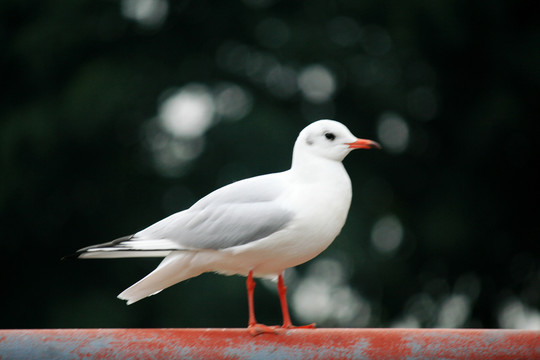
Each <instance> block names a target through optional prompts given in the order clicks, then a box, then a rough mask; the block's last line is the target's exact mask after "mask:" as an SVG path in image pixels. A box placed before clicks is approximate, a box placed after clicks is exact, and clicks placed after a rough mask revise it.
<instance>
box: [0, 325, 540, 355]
mask: <svg viewBox="0 0 540 360" xmlns="http://www.w3.org/2000/svg"><path fill="white" fill-rule="evenodd" d="M128 358H129V359H172V358H175V359H411V360H414V359H447V360H449V359H471V360H476V359H478V360H485V359H493V360H495V359H501V360H506V359H508V360H509V359H512V360H515V359H540V332H539V331H525V330H475V329H463V330H453V329H315V330H310V329H295V330H279V331H278V333H277V334H262V335H258V336H256V337H253V336H251V335H250V334H249V333H248V331H247V330H246V329H44V330H0V359H2V360H4V359H6V360H7V359H26V360H32V359H128Z"/></svg>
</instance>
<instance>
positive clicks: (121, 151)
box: [0, 0, 540, 328]
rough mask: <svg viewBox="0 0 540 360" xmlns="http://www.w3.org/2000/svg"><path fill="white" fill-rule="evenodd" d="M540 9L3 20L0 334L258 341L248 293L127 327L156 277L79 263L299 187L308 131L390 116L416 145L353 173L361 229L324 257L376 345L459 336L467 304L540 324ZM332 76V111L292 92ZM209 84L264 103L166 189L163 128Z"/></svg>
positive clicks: (369, 156)
mask: <svg viewBox="0 0 540 360" xmlns="http://www.w3.org/2000/svg"><path fill="white" fill-rule="evenodd" d="M145 4H146V5H145ZM145 6H146V8H145ZM145 9H146V10H145ZM538 10H539V8H538V4H537V3H534V2H512V1H502V0H496V1H490V2H485V1H450V0H447V1H437V2H433V1H414V2H403V1H382V2H381V1H373V0H365V1H336V2H326V1H318V0H317V1H311V0H310V1H274V0H245V1H225V2H224V1H210V0H207V1H186V0H184V1H169V2H167V1H166V0H161V1H158V0H147V1H143V0H140V1H137V0H124V1H121V2H118V1H95V0H93V1H72V0H70V1H66V0H55V1H52V0H51V1H42V2H37V1H25V0H24V1H20V0H17V1H15V0H5V1H3V2H2V4H1V5H0V16H1V21H0V41H1V43H2V52H1V55H0V62H1V66H0V71H1V72H2V79H3V81H2V83H3V84H4V86H3V88H4V92H3V94H4V95H3V96H2V97H1V98H0V104H1V106H0V119H1V120H0V161H1V168H2V176H1V177H0V228H1V229H2V236H1V239H2V240H1V241H0V256H1V257H0V260H1V264H2V265H1V268H0V269H1V271H0V281H1V283H2V287H3V291H2V300H1V301H2V303H3V306H2V309H3V310H4V311H3V314H2V316H0V327H2V328H34V327H37V328H42V327H242V326H245V325H246V322H247V301H246V294H245V289H244V280H243V279H242V278H239V277H223V276H218V275H213V274H205V275H202V276H200V277H198V278H195V279H191V280H189V281H186V282H184V283H182V284H180V285H176V286H174V287H173V288H171V289H169V290H166V291H164V292H163V293H161V294H160V295H159V296H155V297H151V298H149V299H146V300H143V301H141V302H140V303H137V304H135V305H132V306H129V307H126V306H125V304H124V302H122V301H119V300H117V299H116V298H115V296H116V294H118V293H119V292H120V291H121V290H123V289H124V288H126V287H127V286H129V285H130V284H132V283H134V282H135V281H137V280H138V279H139V278H141V277H142V276H144V275H145V274H146V273H147V272H149V271H150V270H151V269H153V267H154V266H156V265H157V263H158V261H159V260H157V259H120V260H96V261H86V260H85V261H70V262H67V261H66V262H61V261H60V258H61V257H62V256H63V255H66V254H69V253H71V252H73V251H74V250H76V249H78V248H81V247H84V246H87V245H90V244H95V243H100V242H105V241H109V240H112V239H114V238H116V237H119V236H123V235H126V234H129V233H133V232H135V231H137V230H140V229H142V228H144V227H146V226H147V225H149V224H151V223H153V222H154V221H157V220H159V219H161V218H163V217H165V216H167V215H169V214H170V213H172V212H175V211H179V210H181V209H184V208H186V207H188V206H190V205H191V204H192V203H193V202H194V201H195V200H197V199H198V198H199V197H201V196H203V195H205V194H207V193H208V192H210V191H212V190H214V189H215V188H217V187H219V186H223V185H225V184H226V183H228V182H231V181H233V180H237V179H239V178H243V177H249V176H254V175H258V174H262V173H268V172H274V171H281V170H285V169H286V168H287V167H288V166H289V164H290V156H291V150H292V145H293V142H294V139H295V138H296V135H297V133H298V132H299V131H300V130H301V129H302V128H303V127H304V126H305V125H306V124H308V123H309V122H311V121H315V120H317V119H319V118H333V119H335V120H338V121H341V122H343V123H345V124H346V125H347V126H348V127H349V128H350V129H351V131H352V132H353V133H354V134H356V135H357V136H359V137H365V138H373V139H375V140H379V141H380V140H381V139H380V137H381V136H384V131H383V130H384V129H382V128H381V127H382V126H383V125H382V124H383V123H384V118H385V116H390V117H392V116H394V117H396V116H397V119H398V120H396V121H397V122H396V121H395V122H390V123H387V124H390V125H392V124H394V125H396V124H397V125H396V126H406V128H405V129H406V134H407V137H406V139H405V140H406V141H407V143H406V146H404V147H401V148H400V147H399V146H397V147H395V148H394V150H395V151H391V150H392V146H390V147H389V148H388V147H387V150H386V151H381V152H355V153H353V154H351V155H350V156H349V157H348V158H347V159H346V161H345V165H346V167H347V169H348V171H349V174H350V176H351V179H352V182H353V189H354V198H353V204H352V207H351V212H350V215H349V220H348V222H347V224H346V226H345V228H344V230H343V232H342V234H341V235H340V236H339V237H338V239H337V240H336V241H335V242H334V244H333V245H332V246H331V247H330V249H328V250H327V252H325V253H324V254H322V255H321V257H325V258H327V257H329V258H335V259H342V260H343V261H344V263H347V264H348V266H347V268H346V270H347V284H348V286H350V287H351V288H352V289H354V291H355V292H356V293H358V294H361V296H362V298H363V299H365V301H367V302H368V303H369V304H370V306H369V313H370V316H369V320H368V321H366V322H363V323H362V324H361V325H363V326H391V325H395V324H396V323H399V322H400V321H405V322H404V324H406V325H415V323H414V322H413V323H410V322H409V323H407V322H406V320H407V319H409V320H410V319H411V318H414V319H416V325H419V326H437V325H441V324H445V323H444V322H442V323H441V322H440V321H438V320H437V319H438V318H439V319H440V317H441V316H442V315H441V314H442V313H443V308H444V306H443V305H444V304H445V303H446V304H448V303H451V302H448V301H446V300H448V299H451V298H452V295H456V294H457V295H463V296H465V298H461V299H466V301H465V304H466V306H465V307H462V308H460V309H462V311H461V313H460V314H461V315H463V317H464V319H463V321H461V323H457V325H459V326H476V327H498V326H502V325H505V324H508V323H507V322H506V323H505V322H504V321H502V322H501V314H502V313H503V310H504V308H505V304H508V303H509V302H512V301H513V304H516V303H519V304H522V306H523V307H522V308H523V309H528V310H527V311H529V314H532V315H531V316H532V317H534V316H536V317H538V316H540V315H538V309H539V307H540V267H539V261H538V256H539V246H538V236H539V233H540V228H539V227H540V226H539V224H540V222H539V221H538V211H537V208H538V200H539V197H538V190H537V186H538V184H539V180H540V179H539V177H538V175H537V172H536V171H535V168H537V167H538V160H537V156H536V154H537V152H536V148H537V134H538V132H537V129H538V127H537V126H535V125H537V123H538V120H539V115H540V111H539V102H538V100H539V95H540V91H539V90H540V86H539V85H540V46H539V43H540V29H539V23H538V19H537V14H538ZM313 65H317V66H322V68H323V69H325V71H326V73H325V74H330V76H331V78H330V79H331V80H332V81H333V84H334V87H335V88H334V89H330V90H329V92H330V93H329V94H327V96H326V97H324V96H323V97H324V98H323V99H322V100H316V99H315V100H314V99H313V98H311V99H310V97H309V91H310V87H309V86H308V85H309V83H308V85H305V86H304V87H302V86H301V85H298V84H297V82H296V80H295V79H296V77H297V76H298V77H299V76H300V75H301V74H306V73H305V72H304V70H306V69H308V68H309V67H310V66H313ZM312 69H313V68H312ZM271 70H275V71H277V72H275V73H272V74H273V75H272V74H271ZM287 71H288V72H287ZM276 74H277V75H276ZM291 74H292V76H293V77H292V79H293V80H294V81H293V82H292V83H290V79H291ZM286 75H287V76H288V77H287V76H286ZM319 75H320V73H319ZM306 76H307V75H306ZM308 80H309V78H308ZM312 80H313V79H312ZM315 80H317V78H315ZM319 80H320V79H319ZM323 80H324V79H323ZM288 82H289V83H288ZM193 83H195V84H202V85H203V86H206V87H207V89H210V90H209V92H210V93H215V91H217V90H215V89H217V88H219V86H222V85H223V84H234V85H236V86H239V87H240V88H241V89H243V91H244V94H248V95H249V99H250V101H251V102H250V105H249V107H246V108H245V109H244V110H246V114H244V115H242V116H241V119H240V120H238V121H227V119H226V118H225V117H223V116H222V117H219V116H215V117H214V118H213V126H211V127H209V128H208V129H207V131H206V132H205V133H204V135H203V137H202V138H201V139H199V143H200V144H203V145H202V146H203V148H202V151H201V152H200V154H198V156H197V157H195V158H194V159H192V160H190V161H186V162H185V163H183V164H181V165H182V166H180V167H176V168H175V169H173V170H175V171H172V172H167V171H163V166H162V167H160V166H158V165H159V163H157V162H156V158H155V153H154V152H155V151H156V148H155V146H154V147H153V145H152V138H151V136H150V135H148V134H151V133H152V132H151V131H150V130H148V129H149V128H150V129H151V128H152V126H156V117H157V116H158V114H159V106H160V103H162V101H163V100H164V98H166V96H167V94H168V91H170V90H171V89H179V88H182V87H184V86H186V85H187V84H193ZM315 85H317V84H315ZM315 87H316V86H315ZM323 90H324V89H323ZM327 90H328V89H327ZM323 95H324V94H323ZM229 105H230V103H229ZM385 114H386V115H385ZM388 114H390V115H388ZM392 114H394V115H392ZM396 114H397V115H396ZM392 129H393V130H392ZM395 130H396V129H395V127H394V128H390V130H389V131H390V133H392V131H395ZM398 140H399V139H398ZM179 141H180V142H181V141H182V140H181V139H180V140H179ZM388 141H390V145H391V141H392V137H390V140H388ZM383 145H384V142H383ZM388 214H391V215H392V216H394V217H393V218H390V219H399V224H400V226H401V231H402V236H401V238H400V244H399V247H398V248H397V249H396V250H394V251H391V252H389V253H384V252H381V251H378V250H377V248H376V247H374V244H373V241H372V238H373V232H374V230H373V229H374V226H375V224H377V223H378V220H379V219H381V218H384V217H385V216H387V215H388ZM379 224H382V223H379ZM381 226H382V225H381ZM340 261H341V260H340ZM308 267H309V264H306V265H304V266H300V267H299V269H298V274H299V275H298V276H302V275H303V274H306V273H307V272H308V270H307V269H308ZM471 279H472V280H471ZM449 306H450V305H449ZM256 308H257V314H258V319H259V320H260V321H262V322H268V323H278V322H279V321H280V313H279V305H278V299H277V296H275V295H274V294H273V293H272V292H271V291H269V290H267V289H266V288H265V287H263V286H259V287H258V288H257V291H256ZM458 312H459V311H458ZM294 315H295V314H294V311H293V316H294ZM328 324H329V325H332V324H333V323H332V322H331V321H330V322H329V323H328ZM336 324H337V323H336ZM345 324H347V322H345ZM323 325H324V323H323Z"/></svg>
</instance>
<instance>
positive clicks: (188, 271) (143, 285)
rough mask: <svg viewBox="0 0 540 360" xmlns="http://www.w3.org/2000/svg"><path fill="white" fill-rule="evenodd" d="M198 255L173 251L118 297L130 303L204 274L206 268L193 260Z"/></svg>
mask: <svg viewBox="0 0 540 360" xmlns="http://www.w3.org/2000/svg"><path fill="white" fill-rule="evenodd" d="M196 256H197V252H191V251H190V252H187V251H182V252H172V253H171V254H170V255H168V256H167V257H165V259H163V261H162V262H161V263H160V264H159V266H158V267H157V268H156V269H155V270H154V271H152V272H151V273H150V274H148V275H146V276H145V277H144V278H143V279H141V280H139V281H138V282H136V283H135V284H133V285H132V286H130V287H129V288H127V289H126V290H124V291H123V292H122V293H121V294H120V295H118V298H119V299H122V300H126V301H127V304H128V305H130V304H133V303H134V302H137V301H139V300H141V299H144V298H145V297H148V296H151V295H154V294H157V293H158V292H160V291H161V290H163V289H165V288H168V287H169V286H172V285H174V284H176V283H179V282H180V281H183V280H186V279H189V278H191V277H194V276H197V275H200V274H202V273H203V272H204V271H206V270H205V269H203V268H202V267H201V266H194V265H193V262H192V260H193V258H194V257H196Z"/></svg>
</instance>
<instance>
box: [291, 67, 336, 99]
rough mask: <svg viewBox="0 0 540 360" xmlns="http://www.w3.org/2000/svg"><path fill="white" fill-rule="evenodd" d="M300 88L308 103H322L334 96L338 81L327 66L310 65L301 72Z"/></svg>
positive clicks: (299, 78) (299, 77)
mask: <svg viewBox="0 0 540 360" xmlns="http://www.w3.org/2000/svg"><path fill="white" fill-rule="evenodd" d="M298 87H299V88H300V90H301V91H302V94H303V95H304V97H305V98H306V99H307V100H308V101H311V102H314V103H321V102H325V101H327V100H329V99H330V98H331V97H332V95H333V94H334V91H335V90H336V79H335V77H334V75H333V74H332V73H331V72H330V70H328V69H327V68H326V67H325V66H322V65H310V66H308V67H306V68H304V69H302V71H301V72H300V75H299V76H298Z"/></svg>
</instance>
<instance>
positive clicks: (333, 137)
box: [324, 133, 336, 141]
mask: <svg viewBox="0 0 540 360" xmlns="http://www.w3.org/2000/svg"><path fill="white" fill-rule="evenodd" d="M324 137H325V138H327V139H328V140H330V141H333V140H334V139H335V138H336V135H334V134H332V133H325V134H324Z"/></svg>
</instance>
